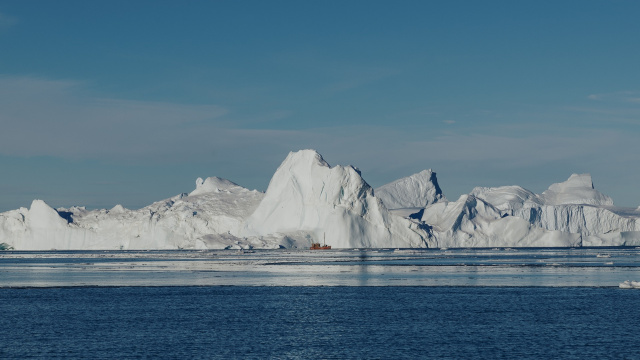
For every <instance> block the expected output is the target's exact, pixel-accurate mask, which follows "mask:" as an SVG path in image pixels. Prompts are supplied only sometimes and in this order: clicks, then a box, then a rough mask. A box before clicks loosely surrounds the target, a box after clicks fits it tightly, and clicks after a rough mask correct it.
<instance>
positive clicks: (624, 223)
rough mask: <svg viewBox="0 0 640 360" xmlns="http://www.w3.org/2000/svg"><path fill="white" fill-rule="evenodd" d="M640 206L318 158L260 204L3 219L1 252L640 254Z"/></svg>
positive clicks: (36, 206) (41, 207) (217, 184)
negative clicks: (384, 176)
mask: <svg viewBox="0 0 640 360" xmlns="http://www.w3.org/2000/svg"><path fill="white" fill-rule="evenodd" d="M639 219H640V207H639V208H637V209H627V208H619V207H616V206H614V204H613V201H612V200H611V198H609V197H608V196H606V195H604V194H602V193H600V192H598V191H597V190H595V188H594V186H593V182H592V179H591V176H590V175H588V174H573V175H571V177H569V179H568V180H567V181H565V182H561V183H557V184H553V185H551V186H550V187H549V188H548V189H547V190H546V191H544V192H543V193H542V194H535V193H533V192H531V191H529V190H526V189H524V188H522V187H520V186H502V187H492V188H486V187H478V188H475V189H473V190H472V191H471V192H470V193H469V194H466V195H462V196H460V197H459V198H458V199H457V200H456V201H448V200H447V198H446V197H445V196H444V194H443V192H442V190H441V189H440V186H439V184H438V182H437V178H436V174H435V172H433V171H431V170H424V171H422V172H419V173H417V174H413V175H411V176H408V177H405V178H402V179H399V180H396V181H393V182H391V183H389V184H386V185H383V186H381V187H379V188H377V189H375V190H374V189H372V188H371V187H370V186H369V184H367V182H366V181H365V180H364V179H363V178H362V176H361V173H360V171H358V170H357V169H356V168H354V167H353V166H339V165H338V166H330V165H329V164H328V163H327V162H326V161H325V160H324V159H323V158H322V156H321V155H320V154H318V153H317V152H316V151H314V150H301V151H298V152H292V153H290V154H289V155H288V156H287V158H286V159H285V160H284V161H283V162H282V164H281V165H280V166H279V167H278V169H277V171H276V172H275V174H274V175H273V177H272V179H271V181H270V183H269V187H268V189H267V191H266V192H265V193H262V192H259V191H256V190H249V189H246V188H244V187H242V186H239V185H237V184H235V183H233V182H231V181H229V180H225V179H222V178H218V177H209V178H206V179H202V178H198V179H197V180H196V188H195V189H194V190H193V191H192V192H190V193H183V194H180V195H176V196H174V197H171V198H169V199H165V200H161V201H158V202H155V203H153V204H151V205H149V206H146V207H144V208H141V209H138V210H130V209H126V208H124V207H123V206H121V205H116V206H114V207H113V208H111V209H108V210H107V209H100V210H87V209H86V208H84V207H71V208H68V209H66V208H58V209H54V208H52V207H50V206H49V205H47V204H46V203H45V202H44V201H42V200H34V201H33V202H32V204H31V206H30V208H29V209H27V208H20V209H17V210H11V211H7V212H4V213H0V243H6V244H7V245H8V246H12V247H13V248H15V249H17V250H49V249H59V250H64V249H180V248H185V249H207V248H208V249H224V248H236V249H248V248H279V247H285V248H291V247H302V248H305V247H307V246H309V245H310V243H312V242H318V241H322V239H324V238H325V237H326V242H327V244H329V245H331V246H332V247H333V248H373V247H393V248H412V247H441V248H444V247H567V246H571V247H573V246H622V245H627V246H638V245H640V220H639Z"/></svg>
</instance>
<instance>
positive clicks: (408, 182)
mask: <svg viewBox="0 0 640 360" xmlns="http://www.w3.org/2000/svg"><path fill="white" fill-rule="evenodd" d="M375 195H376V197H378V198H380V199H381V200H382V202H383V203H384V205H385V206H386V207H387V208H388V209H404V208H418V207H422V208H424V207H427V206H429V205H431V204H434V203H436V202H438V201H446V200H447V199H446V198H445V196H444V195H443V194H442V190H441V189H440V186H438V180H437V179H436V173H435V172H433V171H431V169H429V170H423V171H421V172H419V173H417V174H413V175H411V176H407V177H405V178H402V179H399V180H396V181H393V182H391V183H389V184H386V185H383V186H381V187H379V188H377V189H375Z"/></svg>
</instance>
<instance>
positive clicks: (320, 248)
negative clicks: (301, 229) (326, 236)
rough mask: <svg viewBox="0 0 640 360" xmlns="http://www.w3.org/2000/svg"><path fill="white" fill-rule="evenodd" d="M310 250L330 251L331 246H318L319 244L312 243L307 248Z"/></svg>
mask: <svg viewBox="0 0 640 360" xmlns="http://www.w3.org/2000/svg"><path fill="white" fill-rule="evenodd" d="M309 249H311V250H329V249H331V245H326V244H325V245H320V243H313V244H311V247H310V248H309Z"/></svg>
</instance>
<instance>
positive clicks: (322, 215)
mask: <svg viewBox="0 0 640 360" xmlns="http://www.w3.org/2000/svg"><path fill="white" fill-rule="evenodd" d="M243 234H244V235H246V236H260V235H269V236H288V237H289V238H291V239H294V240H295V242H296V243H297V244H299V246H304V247H307V246H309V245H311V243H312V242H318V241H320V240H321V239H323V238H324V237H325V234H326V238H327V244H329V245H331V246H332V247H334V248H371V247H388V246H392V247H426V246H427V239H428V238H429V233H428V232H426V231H425V230H424V229H422V228H421V227H420V226H419V224H416V223H414V222H412V221H411V220H409V219H405V218H402V217H398V216H394V215H392V214H391V213H390V212H389V211H388V210H387V208H386V207H385V206H384V205H383V204H382V201H381V200H380V199H379V198H377V197H375V196H374V191H373V189H372V188H371V186H369V184H367V183H366V182H365V181H364V179H363V178H362V176H361V174H360V171H359V170H357V169H356V168H354V167H353V166H334V167H331V166H330V165H329V164H328V163H327V162H326V161H325V160H324V159H323V158H322V156H321V155H320V154H318V153H317V152H316V151H314V150H302V151H298V152H292V153H290V154H289V156H287V158H286V159H285V160H284V162H283V163H282V164H281V165H280V167H278V169H277V170H276V172H275V174H274V175H273V178H272V179H271V182H270V183H269V187H268V188H267V191H266V193H265V196H264V199H263V200H262V201H261V202H260V205H258V208H257V209H256V210H255V212H254V213H253V214H252V215H251V216H250V217H249V218H248V219H247V221H246V223H245V231H244V233H243Z"/></svg>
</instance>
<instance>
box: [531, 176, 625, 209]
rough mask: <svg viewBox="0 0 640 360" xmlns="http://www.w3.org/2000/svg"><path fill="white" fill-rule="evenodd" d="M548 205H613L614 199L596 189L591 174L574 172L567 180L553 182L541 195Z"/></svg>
mask: <svg viewBox="0 0 640 360" xmlns="http://www.w3.org/2000/svg"><path fill="white" fill-rule="evenodd" d="M540 197H541V198H542V199H543V200H544V202H545V203H546V204H548V205H563V204H588V205H613V200H612V199H611V198H610V197H608V196H606V195H604V194H602V193H601V192H599V191H597V190H595V188H594V187H593V181H592V180H591V175H590V174H572V175H571V176H570V177H569V179H567V181H564V182H561V183H556V184H552V185H551V186H549V188H548V189H547V190H545V191H544V192H543V193H542V195H541V196H540Z"/></svg>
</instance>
